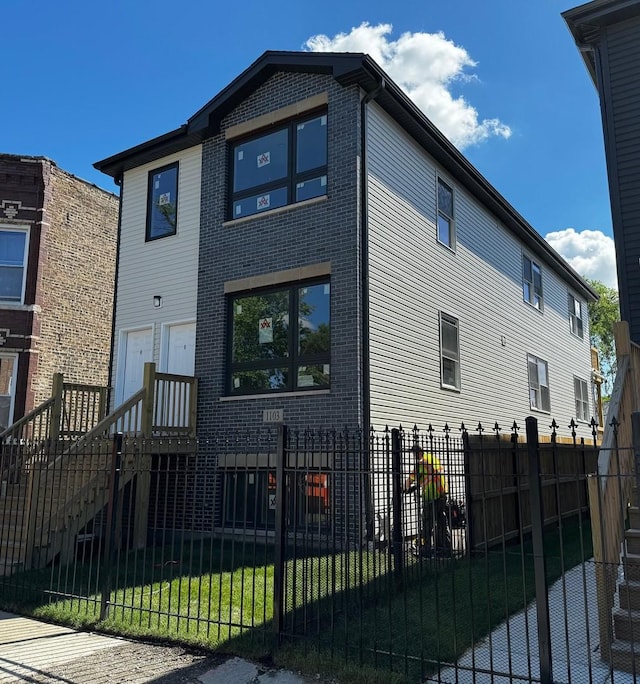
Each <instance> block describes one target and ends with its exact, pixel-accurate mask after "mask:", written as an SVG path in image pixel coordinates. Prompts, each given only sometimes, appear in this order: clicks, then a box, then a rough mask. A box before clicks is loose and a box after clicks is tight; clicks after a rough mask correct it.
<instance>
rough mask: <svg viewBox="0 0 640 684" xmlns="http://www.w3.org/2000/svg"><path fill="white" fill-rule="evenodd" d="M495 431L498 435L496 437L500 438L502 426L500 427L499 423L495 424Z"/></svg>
mask: <svg viewBox="0 0 640 684" xmlns="http://www.w3.org/2000/svg"><path fill="white" fill-rule="evenodd" d="M493 431H494V432H495V433H496V437H499V436H500V426H499V425H498V421H497V420H496V422H495V423H494V424H493Z"/></svg>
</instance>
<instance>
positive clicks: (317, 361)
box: [229, 280, 331, 394]
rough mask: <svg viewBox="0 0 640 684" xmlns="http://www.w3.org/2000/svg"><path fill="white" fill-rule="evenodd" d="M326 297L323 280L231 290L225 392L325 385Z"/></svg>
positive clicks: (326, 286)
mask: <svg viewBox="0 0 640 684" xmlns="http://www.w3.org/2000/svg"><path fill="white" fill-rule="evenodd" d="M329 299H330V285H329V281H328V280H325V281H320V282H318V281H315V282H313V283H308V284H305V285H300V284H296V285H292V286H290V287H287V288H279V289H270V290H264V291H262V292H259V293H251V294H246V293H244V294H237V295H234V296H232V297H231V301H230V307H231V309H230V341H229V351H230V363H229V366H230V368H229V391H230V393H231V394H251V393H265V392H285V391H293V390H310V389H322V388H327V387H329V385H330V351H331V347H330V343H331V326H330V308H329Z"/></svg>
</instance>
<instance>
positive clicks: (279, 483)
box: [273, 424, 287, 644]
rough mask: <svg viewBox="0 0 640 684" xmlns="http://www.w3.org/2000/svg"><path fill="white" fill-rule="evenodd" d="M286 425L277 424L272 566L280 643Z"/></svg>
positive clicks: (274, 627) (281, 628)
mask: <svg viewBox="0 0 640 684" xmlns="http://www.w3.org/2000/svg"><path fill="white" fill-rule="evenodd" d="M286 445H287V426H286V425H282V424H280V425H278V448H277V451H276V537H275V543H276V548H275V565H274V568H273V629H274V632H275V634H276V640H277V643H278V644H279V643H280V640H281V637H282V632H283V628H284V605H283V596H284V564H285V543H286V521H287V511H286V509H285V503H286V500H287V497H286V496H285V492H286V488H287V486H286V485H287V483H286V482H285V468H284V465H285V463H284V461H285V457H286Z"/></svg>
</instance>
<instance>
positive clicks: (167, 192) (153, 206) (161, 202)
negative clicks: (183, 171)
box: [146, 162, 178, 241]
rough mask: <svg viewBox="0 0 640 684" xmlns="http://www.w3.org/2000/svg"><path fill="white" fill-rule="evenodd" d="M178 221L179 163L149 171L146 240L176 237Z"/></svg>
mask: <svg viewBox="0 0 640 684" xmlns="http://www.w3.org/2000/svg"><path fill="white" fill-rule="evenodd" d="M177 219H178V163H177V162H176V163H175V164H169V165H168V166H163V167H162V168H161V169H154V170H153V171H149V186H148V191H147V230H146V239H147V241H149V240H157V239H158V238H163V237H167V236H168V235H175V233H176V227H177Z"/></svg>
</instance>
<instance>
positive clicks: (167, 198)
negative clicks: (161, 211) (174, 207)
mask: <svg viewBox="0 0 640 684" xmlns="http://www.w3.org/2000/svg"><path fill="white" fill-rule="evenodd" d="M165 204H171V193H170V192H163V193H162V194H161V195H160V197H158V206H160V207H162V206H163V205H165Z"/></svg>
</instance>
